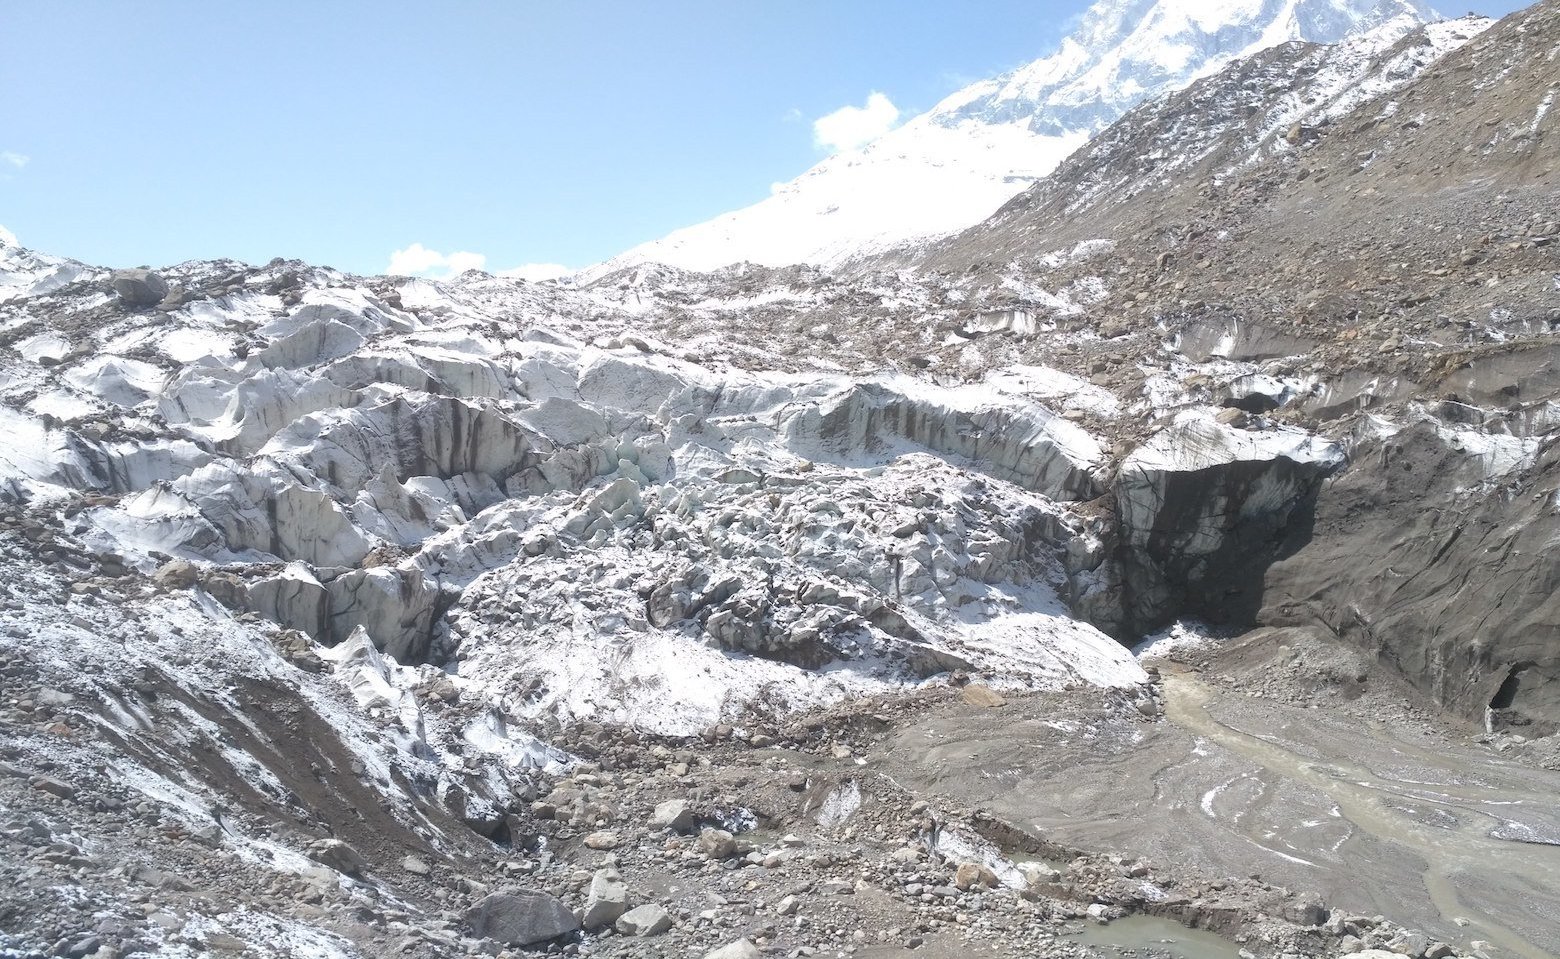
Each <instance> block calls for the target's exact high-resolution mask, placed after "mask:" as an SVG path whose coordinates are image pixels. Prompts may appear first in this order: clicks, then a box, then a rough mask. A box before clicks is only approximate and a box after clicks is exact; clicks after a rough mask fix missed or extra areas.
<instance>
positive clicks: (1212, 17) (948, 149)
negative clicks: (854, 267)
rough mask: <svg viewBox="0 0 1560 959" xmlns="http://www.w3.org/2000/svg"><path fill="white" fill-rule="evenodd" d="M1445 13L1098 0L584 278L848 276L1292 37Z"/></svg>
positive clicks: (1404, 3)
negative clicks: (1053, 32)
mask: <svg viewBox="0 0 1560 959" xmlns="http://www.w3.org/2000/svg"><path fill="white" fill-rule="evenodd" d="M1433 19H1436V14H1435V12H1434V10H1433V9H1431V8H1430V7H1429V6H1428V5H1426V4H1424V3H1421V2H1420V0H1240V2H1237V3H1228V4H1214V3H1209V2H1206V0H1101V2H1099V3H1096V4H1095V6H1094V7H1092V8H1091V9H1090V11H1089V12H1088V13H1087V14H1086V15H1085V16H1084V17H1083V19H1082V21H1081V23H1080V25H1079V28H1078V29H1077V30H1076V31H1075V32H1074V34H1072V35H1070V36H1068V37H1067V38H1065V39H1064V40H1063V41H1062V43H1061V45H1060V47H1059V49H1058V50H1057V51H1056V52H1055V53H1053V54H1051V55H1049V56H1047V57H1043V58H1041V59H1038V60H1035V61H1033V62H1031V63H1029V64H1026V65H1024V66H1022V67H1019V68H1017V69H1015V70H1012V71H1009V72H1007V73H1004V74H1002V75H1001V76H998V77H995V78H992V79H989V80H982V81H978V82H976V83H974V84H971V85H969V86H967V87H965V88H964V89H962V90H959V91H956V92H955V93H953V94H950V95H949V96H948V97H945V98H944V99H943V100H942V101H940V102H939V103H938V104H937V105H936V106H934V107H933V108H932V109H931V110H929V111H927V112H925V113H922V114H920V115H918V116H916V117H914V118H912V119H911V120H909V121H908V122H907V123H905V124H904V125H902V126H900V127H898V128H897V129H895V130H892V131H890V132H888V133H886V134H884V135H883V136H882V137H880V138H878V139H877V140H875V141H873V142H871V143H869V144H867V145H865V146H864V147H861V148H859V149H856V150H852V151H848V152H845V153H840V154H836V155H834V156H831V157H828V158H826V159H824V160H822V161H821V162H819V163H818V164H817V165H815V166H814V167H812V168H811V169H809V170H808V171H806V172H805V173H803V174H801V175H800V176H798V177H797V178H795V179H794V180H791V181H789V182H787V183H785V184H782V185H779V186H777V187H776V188H775V190H774V192H773V193H772V195H771V196H770V197H769V198H767V199H764V200H761V201H759V202H758V203H756V204H753V205H751V206H748V207H745V208H743V209H740V210H737V211H733V212H731V213H727V214H724V215H722V216H719V217H716V218H714V219H712V220H709V221H706V222H705V223H702V224H697V225H694V226H690V227H685V228H682V229H679V230H676V231H673V232H672V233H670V234H668V235H667V236H666V237H663V238H661V239H658V240H654V241H651V242H649V243H645V244H641V245H639V246H636V247H634V248H633V249H631V250H628V251H626V252H624V253H622V254H620V255H618V256H616V257H613V258H612V259H610V260H608V261H606V262H604V263H602V264H598V265H596V266H594V267H590V268H588V269H586V270H584V271H581V273H580V274H578V276H579V278H580V279H581V280H582V281H586V282H588V281H590V280H592V279H595V278H598V277H600V276H603V275H605V274H607V273H610V272H612V271H614V270H617V269H621V268H623V267H625V266H629V265H633V264H635V263H642V262H662V263H666V264H668V265H672V266H677V267H680V268H684V269H694V270H708V269H713V268H716V267H719V266H724V265H727V264H730V263H733V262H738V261H744V260H745V261H749V262H753V263H758V264H761V265H765V266H785V265H790V264H794V263H809V264H813V265H822V266H835V265H838V264H840V263H843V262H846V261H849V260H851V259H856V258H859V257H862V256H869V255H872V254H875V253H881V252H883V251H885V250H887V249H890V248H893V247H895V246H900V245H903V244H905V243H907V242H911V241H918V240H924V239H929V238H935V237H938V236H944V235H948V234H951V233H954V232H957V231H959V230H961V229H964V228H965V227H968V226H971V225H973V224H974V223H976V222H977V221H979V220H981V219H983V218H984V217H985V216H987V215H989V214H990V213H992V212H994V211H995V210H996V209H997V208H998V207H999V206H1001V205H1002V203H1003V202H1005V201H1006V200H1007V199H1009V198H1011V197H1012V196H1013V195H1015V194H1016V193H1018V192H1020V191H1021V190H1022V189H1023V188H1024V187H1025V186H1026V185H1028V184H1030V183H1033V182H1036V181H1037V180H1039V179H1041V178H1043V177H1044V176H1045V175H1047V174H1048V173H1050V172H1051V170H1052V169H1054V168H1055V167H1056V166H1057V165H1058V164H1060V163H1061V162H1062V161H1063V160H1064V159H1065V158H1066V157H1067V156H1069V155H1070V154H1072V153H1073V152H1074V151H1075V150H1077V149H1078V148H1080V147H1082V146H1083V145H1084V144H1085V143H1086V142H1087V141H1088V139H1089V138H1090V137H1091V136H1093V135H1094V134H1096V133H1098V132H1100V131H1101V130H1103V129H1104V128H1105V127H1106V126H1108V125H1109V124H1110V123H1112V122H1114V121H1115V120H1116V119H1117V118H1118V117H1119V116H1121V115H1122V114H1123V113H1124V112H1126V110H1128V109H1130V108H1131V107H1132V106H1135V105H1136V104H1138V103H1141V102H1143V101H1146V100H1149V99H1152V98H1154V97H1156V96H1159V95H1162V94H1164V93H1167V92H1170V91H1172V90H1175V89H1180V88H1181V87H1184V86H1185V85H1186V84H1188V83H1190V82H1192V81H1193V80H1195V79H1197V78H1199V77H1202V76H1206V75H1208V74H1211V73H1214V72H1217V71H1218V70H1219V69H1221V68H1222V67H1223V66H1224V65H1225V64H1227V63H1229V62H1231V61H1232V60H1235V59H1238V58H1240V57H1243V56H1247V55H1250V54H1253V53H1256V52H1257V51H1259V50H1262V49H1265V48H1268V47H1271V46H1273V45H1275V44H1277V43H1281V42H1284V41H1285V40H1291V39H1300V40H1308V41H1313V42H1335V41H1338V40H1342V39H1344V38H1346V37H1349V36H1353V35H1357V34H1360V33H1363V32H1378V33H1380V34H1382V35H1383V37H1384V38H1386V39H1388V41H1390V40H1391V39H1396V37H1398V36H1401V35H1403V34H1406V33H1407V32H1409V31H1410V30H1412V29H1413V28H1414V27H1415V26H1418V25H1419V24H1421V23H1423V22H1426V21H1428V20H1433Z"/></svg>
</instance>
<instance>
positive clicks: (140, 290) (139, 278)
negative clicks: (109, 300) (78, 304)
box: [108, 270, 168, 308]
mask: <svg viewBox="0 0 1560 959" xmlns="http://www.w3.org/2000/svg"><path fill="white" fill-rule="evenodd" d="M108 282H109V285H110V286H112V287H113V288H114V292H115V293H117V294H118V295H119V301H120V302H121V303H123V304H124V305H125V306H128V307H132V308H140V307H146V306H156V305H157V304H159V303H161V302H162V299H163V297H165V296H167V295H168V281H167V280H164V279H163V278H162V277H160V276H158V275H157V274H156V273H153V272H152V271H151V270H120V271H118V272H116V273H115V274H114V275H113V276H112V277H111V278H110V279H109V281H108Z"/></svg>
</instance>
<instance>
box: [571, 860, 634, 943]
mask: <svg viewBox="0 0 1560 959" xmlns="http://www.w3.org/2000/svg"><path fill="white" fill-rule="evenodd" d="M627 909H628V884H627V883H625V882H624V881H623V877H622V876H621V875H620V874H619V873H618V871H617V870H616V869H614V868H613V867H611V866H607V867H606V868H604V869H598V870H596V874H595V875H594V876H592V877H591V880H590V891H589V892H588V893H587V894H586V896H585V912H584V914H583V915H581V917H580V923H581V925H583V926H584V927H585V928H586V929H588V930H594V929H600V928H601V927H603V926H610V925H611V924H612V923H614V922H616V921H617V918H618V917H619V916H621V915H623V913H624V911H625V910H627Z"/></svg>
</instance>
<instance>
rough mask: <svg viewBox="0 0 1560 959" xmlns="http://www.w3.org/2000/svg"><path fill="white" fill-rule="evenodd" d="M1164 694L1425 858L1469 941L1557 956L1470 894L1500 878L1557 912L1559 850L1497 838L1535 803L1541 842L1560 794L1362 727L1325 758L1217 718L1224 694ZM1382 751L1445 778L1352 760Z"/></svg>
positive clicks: (1236, 749)
mask: <svg viewBox="0 0 1560 959" xmlns="http://www.w3.org/2000/svg"><path fill="white" fill-rule="evenodd" d="M1164 690H1165V696H1166V714H1167V716H1168V718H1169V719H1170V720H1171V721H1172V722H1174V723H1176V724H1177V725H1178V726H1181V727H1182V728H1183V729H1186V730H1188V731H1189V732H1192V733H1195V734H1196V735H1198V736H1200V737H1203V738H1205V739H1206V740H1207V741H1209V742H1212V743H1215V744H1217V745H1219V746H1221V747H1223V748H1225V749H1227V750H1229V751H1231V752H1233V753H1235V754H1237V755H1239V756H1242V757H1244V758H1246V759H1249V760H1251V761H1253V762H1255V763H1257V764H1259V765H1260V766H1261V767H1263V768H1264V769H1265V770H1268V771H1269V772H1271V773H1275V774H1277V775H1279V776H1282V777H1285V778H1288V779H1291V780H1293V781H1295V782H1299V783H1303V784H1305V785H1306V786H1309V787H1310V788H1312V789H1314V790H1316V791H1317V792H1320V793H1322V794H1323V795H1325V796H1327V797H1328V798H1330V799H1331V800H1332V801H1333V802H1334V803H1336V806H1337V814H1338V815H1339V816H1340V817H1341V818H1342V819H1345V820H1347V821H1348V822H1349V823H1352V824H1353V825H1354V826H1356V827H1358V828H1359V829H1361V830H1363V831H1364V832H1366V833H1368V834H1369V835H1371V836H1373V837H1375V838H1376V839H1378V840H1381V841H1383V842H1385V843H1389V844H1391V845H1394V846H1397V847H1400V848H1404V849H1407V850H1410V851H1411V852H1412V853H1413V854H1414V855H1415V856H1416V857H1418V858H1419V859H1421V860H1423V862H1424V870H1423V874H1422V877H1423V882H1424V889H1425V894H1426V895H1427V896H1428V897H1429V899H1430V901H1431V902H1432V903H1433V904H1434V906H1435V908H1436V910H1437V911H1438V912H1439V913H1440V914H1441V916H1442V917H1443V918H1445V919H1447V920H1449V921H1451V922H1452V923H1453V924H1455V925H1457V926H1459V927H1464V928H1467V929H1468V930H1469V932H1471V933H1472V935H1470V936H1469V937H1468V938H1469V939H1474V940H1484V941H1487V942H1489V943H1493V944H1495V945H1496V946H1498V947H1500V948H1501V949H1503V950H1505V951H1506V952H1508V953H1510V954H1512V955H1515V956H1521V957H1525V959H1550V957H1553V956H1555V955H1556V951H1555V950H1556V949H1557V948H1560V942H1556V941H1555V940H1554V939H1550V938H1548V937H1547V936H1546V937H1545V938H1544V939H1543V940H1540V939H1539V938H1538V937H1537V936H1534V935H1532V933H1530V932H1525V931H1519V930H1517V929H1515V928H1513V924H1512V923H1511V921H1510V919H1509V916H1508V915H1506V914H1504V912H1505V911H1504V910H1495V909H1491V908H1489V904H1488V901H1487V897H1475V896H1471V895H1467V894H1466V892H1465V890H1467V889H1469V888H1470V886H1471V885H1473V886H1476V885H1477V884H1478V883H1479V882H1480V881H1481V880H1480V878H1479V877H1484V876H1489V875H1490V874H1492V873H1493V874H1497V875H1499V876H1501V877H1503V879H1504V880H1506V881H1508V882H1509V881H1511V880H1519V881H1520V882H1521V884H1522V885H1523V886H1526V887H1529V888H1533V889H1537V890H1547V891H1548V892H1549V893H1550V894H1551V895H1554V896H1556V897H1557V898H1556V899H1555V900H1554V901H1553V902H1552V903H1551V906H1552V907H1556V908H1560V846H1557V845H1551V844H1548V843H1544V842H1538V843H1535V842H1513V841H1509V840H1507V839H1501V838H1495V834H1498V833H1499V832H1500V831H1501V830H1502V828H1503V827H1505V828H1507V829H1509V825H1508V824H1509V823H1511V822H1512V820H1510V819H1509V818H1508V816H1509V815H1511V810H1512V808H1513V807H1519V806H1523V805H1535V804H1536V805H1542V806H1548V807H1551V809H1550V810H1547V811H1546V815H1545V816H1543V817H1541V818H1540V819H1539V820H1538V821H1539V823H1540V825H1539V826H1538V827H1536V828H1535V827H1533V826H1531V825H1528V824H1527V823H1524V824H1523V825H1524V826H1525V827H1526V829H1527V833H1526V834H1529V835H1540V836H1542V835H1543V833H1544V832H1545V830H1544V828H1543V827H1544V826H1545V825H1547V823H1548V821H1549V819H1548V816H1549V815H1552V814H1553V810H1552V807H1553V806H1554V804H1555V803H1556V801H1557V798H1560V797H1557V795H1556V793H1554V792H1553V791H1549V790H1531V789H1524V788H1520V787H1515V788H1514V787H1512V786H1510V785H1492V784H1489V783H1488V781H1487V780H1484V779H1482V778H1481V777H1480V776H1479V774H1478V773H1479V771H1478V770H1476V769H1474V770H1469V769H1467V768H1466V767H1464V768H1463V769H1458V768H1456V767H1457V766H1458V765H1459V764H1457V763H1456V762H1455V761H1450V760H1452V759H1453V757H1452V756H1451V755H1450V754H1448V753H1445V752H1441V753H1437V752H1434V751H1431V750H1422V749H1412V748H1407V749H1405V747H1404V745H1403V744H1402V743H1401V742H1397V741H1391V742H1386V741H1384V740H1383V737H1382V735H1381V731H1380V730H1377V729H1372V728H1371V727H1370V726H1360V727H1357V728H1358V733H1359V735H1360V737H1361V741H1360V742H1358V743H1356V744H1355V748H1354V749H1352V750H1350V751H1349V752H1347V753H1344V754H1342V755H1341V757H1339V758H1329V759H1326V760H1319V759H1317V758H1312V757H1309V756H1306V755H1303V754H1301V753H1300V752H1297V751H1294V750H1292V749H1290V748H1287V747H1286V746H1285V745H1283V744H1281V742H1278V741H1275V740H1274V738H1267V737H1259V736H1257V735H1254V734H1252V733H1248V732H1243V731H1241V730H1239V729H1236V728H1234V727H1233V726H1231V725H1229V724H1226V723H1224V722H1221V721H1220V720H1218V719H1216V718H1215V717H1214V716H1213V715H1212V713H1211V712H1210V710H1209V707H1210V705H1211V704H1213V703H1214V702H1215V701H1216V700H1217V699H1218V698H1219V694H1218V692H1217V691H1216V690H1215V689H1214V688H1213V687H1211V686H1208V685H1207V684H1205V683H1203V682H1201V681H1199V680H1197V679H1195V678H1193V677H1192V676H1190V675H1186V674H1174V673H1172V674H1168V675H1166V677H1165V684H1164ZM1381 747H1385V748H1387V749H1390V750H1391V751H1392V752H1394V753H1396V754H1397V755H1399V756H1402V755H1409V756H1412V757H1413V758H1415V759H1417V760H1418V761H1419V762H1421V763H1424V764H1426V766H1427V767H1428V768H1429V769H1430V770H1431V771H1433V772H1435V773H1439V774H1440V775H1439V776H1437V777H1436V779H1437V780H1438V781H1433V782H1416V781H1411V780H1406V779H1405V778H1401V777H1398V776H1392V775H1383V774H1381V773H1379V772H1378V771H1376V770H1374V769H1371V768H1369V766H1368V765H1360V764H1359V763H1357V762H1356V761H1354V759H1353V757H1359V756H1369V755H1371V754H1372V753H1374V752H1376V751H1377V749H1379V748H1381ZM1415 753H1417V754H1418V755H1417V756H1416V755H1414V754H1415ZM1427 808H1428V814H1421V815H1418V816H1414V815H1404V811H1405V810H1413V811H1420V810H1425V809H1427ZM1437 814H1439V815H1437ZM1546 838H1548V837H1546Z"/></svg>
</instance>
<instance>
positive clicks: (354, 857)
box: [309, 839, 368, 876]
mask: <svg viewBox="0 0 1560 959" xmlns="http://www.w3.org/2000/svg"><path fill="white" fill-rule="evenodd" d="M309 858H310V859H313V860H314V861H315V862H317V863H319V864H320V865H322V866H328V867H329V868H331V869H334V870H336V871H337V872H340V873H346V874H347V875H349V876H354V875H357V874H358V873H359V872H362V870H363V869H364V867H366V866H367V865H368V863H367V862H365V861H364V859H363V857H362V856H361V855H359V854H358V851H357V850H356V849H353V848H352V847H351V846H349V845H347V844H346V843H344V842H342V841H341V840H340V839H320V840H317V841H315V842H313V843H310V844H309Z"/></svg>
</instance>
